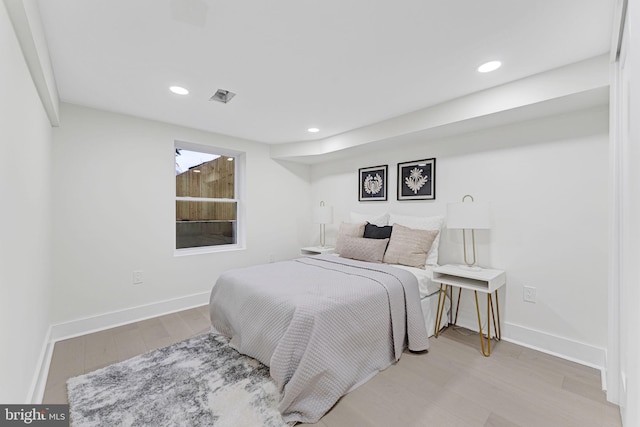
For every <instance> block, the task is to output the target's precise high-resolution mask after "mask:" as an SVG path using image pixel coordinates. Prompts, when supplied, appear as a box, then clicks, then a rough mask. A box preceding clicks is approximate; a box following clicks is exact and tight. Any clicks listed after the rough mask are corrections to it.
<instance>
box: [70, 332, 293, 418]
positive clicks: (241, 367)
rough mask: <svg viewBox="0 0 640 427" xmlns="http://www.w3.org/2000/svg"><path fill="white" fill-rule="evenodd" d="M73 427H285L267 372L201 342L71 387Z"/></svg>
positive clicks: (221, 344) (218, 341) (221, 345)
mask: <svg viewBox="0 0 640 427" xmlns="http://www.w3.org/2000/svg"><path fill="white" fill-rule="evenodd" d="M67 390H68V394H69V403H70V413H71V425H73V426H78V427H85V426H86V427H88V426H145V427H146V426H154V427H162V426H172V427H173V426H185V427H186V426H189V427H198V426H216V427H234V426H242V427H245V426H246V427H250V426H268V427H282V426H286V425H287V424H286V423H285V422H284V421H283V420H282V417H281V416H280V413H279V412H278V398H279V395H278V390H277V388H276V385H275V383H274V382H273V380H272V379H271V377H270V376H269V368H267V367H266V366H264V365H262V364H261V363H260V362H258V361H257V360H254V359H252V358H250V357H247V356H244V355H242V354H240V353H238V352H237V351H235V350H234V349H232V348H231V347H229V345H228V339H226V338H224V337H221V336H216V335H213V334H204V335H200V336H197V337H194V338H191V339H188V340H186V341H183V342H180V343H177V344H174V345H172V346H169V347H166V348H162V349H159V350H154V351H151V352H149V353H146V354H143V355H140V356H137V357H134V358H132V359H129V360H125V361H124V362H120V363H117V364H115V365H111V366H107V367H105V368H102V369H99V370H97V371H94V372H91V373H89V374H86V375H81V376H79V377H75V378H71V379H69V380H68V381H67Z"/></svg>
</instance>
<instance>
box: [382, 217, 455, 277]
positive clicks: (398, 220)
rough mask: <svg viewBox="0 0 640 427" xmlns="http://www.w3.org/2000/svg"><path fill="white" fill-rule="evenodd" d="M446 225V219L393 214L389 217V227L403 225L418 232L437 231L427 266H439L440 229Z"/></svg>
mask: <svg viewBox="0 0 640 427" xmlns="http://www.w3.org/2000/svg"><path fill="white" fill-rule="evenodd" d="M443 223H444V217H443V216H441V215H437V216H407V215H395V214H391V215H390V217H389V225H393V224H401V225H404V226H405V227H409V228H415V229H418V230H437V231H438V235H437V236H436V238H435V240H434V241H433V244H432V245H431V250H429V254H428V255H427V260H426V262H425V264H426V265H438V247H439V246H440V229H441V228H442V224H443Z"/></svg>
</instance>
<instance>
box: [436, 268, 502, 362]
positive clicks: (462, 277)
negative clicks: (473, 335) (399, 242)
mask: <svg viewBox="0 0 640 427" xmlns="http://www.w3.org/2000/svg"><path fill="white" fill-rule="evenodd" d="M433 280H434V281H435V282H439V283H440V292H439V293H438V310H437V314H436V325H435V331H434V336H435V337H436V338H437V337H438V334H439V332H440V326H441V325H442V315H443V313H444V307H445V305H446V304H445V303H446V299H447V294H451V297H452V303H453V287H456V288H458V301H457V304H456V313H455V318H454V319H453V322H450V323H452V324H454V325H455V324H456V322H457V320H458V311H459V310H458V309H459V307H460V297H461V294H462V290H463V289H469V290H472V291H473V293H474V296H475V301H476V313H477V315H478V331H479V332H478V335H479V336H480V348H481V349H482V354H483V355H484V356H486V357H489V356H491V323H493V330H494V332H495V337H496V339H497V340H498V341H500V339H502V331H501V329H500V306H499V300H498V289H500V288H501V287H502V286H504V285H505V284H506V275H505V272H504V271H502V270H492V269H486V268H484V269H478V270H469V269H466V268H464V267H460V266H457V265H453V264H449V265H444V266H442V267H438V268H436V269H434V270H433ZM478 292H480V293H483V294H486V295H487V329H488V330H487V335H486V338H485V336H484V332H483V330H482V329H483V328H482V317H481V315H480V304H479V301H478ZM494 294H495V309H494V299H493V295H494ZM449 315H450V316H453V314H452V313H450V314H449ZM496 317H497V321H496Z"/></svg>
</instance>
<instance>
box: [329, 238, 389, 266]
mask: <svg viewBox="0 0 640 427" xmlns="http://www.w3.org/2000/svg"><path fill="white" fill-rule="evenodd" d="M388 242H389V239H365V238H364V237H350V236H344V237H343V238H342V248H341V251H340V256H341V257H343V258H351V259H357V260H360V261H368V262H382V258H383V257H384V251H385V249H386V248H387V243H388Z"/></svg>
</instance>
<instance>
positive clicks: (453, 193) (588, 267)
mask: <svg viewBox="0 0 640 427" xmlns="http://www.w3.org/2000/svg"><path fill="white" fill-rule="evenodd" d="M607 132H608V109H607V108H606V107H601V108H596V109H590V110H586V111H581V112H576V113H571V114H566V115H560V116H552V117H550V118H544V119H537V120H533V121H529V122H522V123H519V124H513V125H509V126H503V127H498V128H494V129H489V130H485V131H481V132H475V133H471V134H467V135H462V136H459V137H454V138H447V139H442V140H435V141H425V140H413V141H410V142H408V143H407V142H403V143H402V145H399V146H398V147H397V148H396V149H394V150H392V151H389V150H385V151H378V152H375V151H374V152H369V153H366V154H364V155H361V156H358V157H352V158H349V159H348V160H343V161H336V162H329V163H323V164H319V165H315V166H313V168H312V196H313V202H314V203H315V202H316V201H319V200H325V201H326V202H327V204H329V205H332V206H334V216H335V222H334V224H333V225H331V226H328V227H327V241H328V242H333V241H335V234H336V230H337V227H338V225H339V223H340V221H342V220H345V221H348V214H349V212H350V211H357V212H363V213H366V212H385V211H390V212H396V213H403V214H416V215H435V214H445V213H446V204H447V203H448V202H457V201H460V200H461V198H462V197H463V196H464V195H465V194H471V195H473V196H474V198H475V199H476V200H479V201H480V200H481V201H488V202H490V203H491V205H492V211H493V221H494V227H493V228H492V229H491V230H490V231H488V232H487V231H478V232H476V238H477V245H478V263H479V264H480V265H485V266H493V267H495V268H501V269H505V270H506V271H507V280H508V284H507V287H506V291H505V295H501V298H502V299H501V302H503V306H502V308H503V314H504V317H503V322H504V324H505V329H503V334H504V336H505V337H506V338H510V339H512V340H515V341H521V342H523V343H525V344H528V345H531V346H537V347H540V348H543V349H545V350H547V351H551V352H556V353H560V354H563V355H564V356H568V357H571V358H574V359H578V360H581V361H583V362H586V363H590V364H593V365H597V366H603V364H604V353H605V350H604V349H605V348H606V344H607V304H606V299H607V200H608V199H607V197H608V195H607V192H608V183H607V179H608V174H607V167H608V159H607V157H608V134H607ZM431 157H435V158H436V159H437V162H436V197H437V198H436V200H435V201H405V202H398V201H397V200H396V189H395V188H396V187H395V186H396V175H397V170H396V168H397V163H398V162H404V161H411V160H419V159H425V158H431ZM381 164H388V165H389V193H388V194H389V200H388V201H387V202H358V201H357V174H358V168H360V167H367V166H375V165H381ZM460 234H461V233H460V232H459V231H457V232H456V231H453V230H451V231H450V230H444V231H443V240H442V243H441V251H440V263H441V264H444V263H449V262H458V263H459V262H462V239H461V236H460ZM523 286H533V287H535V288H536V289H537V303H535V304H532V303H526V302H524V301H523V298H522V294H523ZM463 303H466V304H464V307H463V313H461V317H462V318H461V319H460V320H461V321H462V322H461V323H463V324H465V325H468V326H474V322H476V320H475V308H474V306H473V305H472V304H473V303H472V298H471V295H468V296H467V297H466V298H463ZM476 327H477V325H476Z"/></svg>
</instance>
